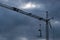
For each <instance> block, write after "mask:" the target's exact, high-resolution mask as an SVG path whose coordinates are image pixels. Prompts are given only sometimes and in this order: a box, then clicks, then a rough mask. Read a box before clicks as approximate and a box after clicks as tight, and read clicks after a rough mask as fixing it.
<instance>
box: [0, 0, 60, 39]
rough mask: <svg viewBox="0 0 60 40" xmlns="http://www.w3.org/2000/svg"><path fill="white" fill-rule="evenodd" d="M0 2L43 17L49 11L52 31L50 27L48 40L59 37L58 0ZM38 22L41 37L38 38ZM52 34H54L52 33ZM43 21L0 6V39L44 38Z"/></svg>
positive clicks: (59, 12)
mask: <svg viewBox="0 0 60 40" xmlns="http://www.w3.org/2000/svg"><path fill="white" fill-rule="evenodd" d="M0 3H2V4H6V5H9V6H12V7H16V8H19V9H21V10H24V11H26V12H28V13H32V14H34V15H37V16H40V17H43V18H45V17H46V13H45V11H48V12H49V18H50V17H54V19H52V20H51V25H52V27H53V30H54V33H53V32H52V30H51V29H50V31H49V32H50V34H49V35H50V37H49V38H50V40H53V39H54V40H59V39H60V31H59V30H60V11H59V10H60V0H0ZM39 24H41V29H42V37H41V38H38V36H39V35H40V34H39V31H38V29H39ZM53 34H54V35H53ZM45 39H46V38H45V22H43V21H39V20H37V19H35V18H32V17H29V16H26V15H23V14H21V13H17V12H14V11H12V10H9V9H6V8H3V7H0V40H45Z"/></svg>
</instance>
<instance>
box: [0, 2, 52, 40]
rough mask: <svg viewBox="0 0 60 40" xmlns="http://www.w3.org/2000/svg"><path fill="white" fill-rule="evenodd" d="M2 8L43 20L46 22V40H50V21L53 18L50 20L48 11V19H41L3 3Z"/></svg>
mask: <svg viewBox="0 0 60 40" xmlns="http://www.w3.org/2000/svg"><path fill="white" fill-rule="evenodd" d="M0 6H1V7H4V8H7V9H10V10H13V11H15V12H18V13H21V14H24V15H27V16H30V17H33V18H36V19H38V20H42V21H44V22H46V40H49V26H48V25H50V22H49V21H50V20H51V19H52V18H48V11H46V18H43V17H40V16H36V15H33V14H32V13H28V12H25V11H23V10H21V9H18V8H16V7H10V6H8V5H5V4H2V3H0ZM50 27H51V26H50ZM51 28H52V27H51Z"/></svg>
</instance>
